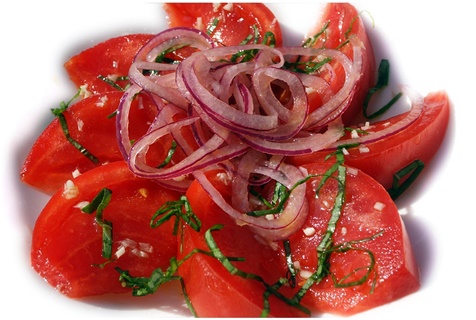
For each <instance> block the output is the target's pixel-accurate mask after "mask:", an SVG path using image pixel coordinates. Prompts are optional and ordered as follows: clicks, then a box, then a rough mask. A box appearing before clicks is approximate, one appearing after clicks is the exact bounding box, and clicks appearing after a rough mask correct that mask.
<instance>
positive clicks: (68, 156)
mask: <svg viewBox="0 0 476 320" xmlns="http://www.w3.org/2000/svg"><path fill="white" fill-rule="evenodd" d="M122 95H123V93H122V92H120V91H110V92H107V93H103V94H97V95H93V96H90V97H88V98H84V99H82V100H79V101H78V102H76V103H75V104H73V105H71V106H70V107H69V108H68V109H67V110H66V111H65V112H64V113H63V114H64V116H65V118H66V122H67V124H68V129H69V131H70V136H71V137H72V138H73V139H74V140H76V141H77V142H79V143H80V144H81V145H82V146H83V147H85V148H86V149H87V150H88V151H89V152H90V153H91V154H93V155H94V156H95V157H97V158H98V159H99V162H98V163H94V162H93V161H91V160H90V159H88V158H87V157H86V156H85V155H83V154H82V153H81V152H80V151H79V150H78V149H76V148H75V147H74V146H73V145H72V144H71V143H70V142H69V141H68V140H67V139H66V137H65V134H64V132H63V130H62V128H61V125H60V123H59V120H58V119H57V118H56V119H54V120H53V121H52V122H51V123H50V125H48V127H47V128H46V129H45V130H44V131H43V132H42V133H41V135H40V136H39V137H38V138H37V140H36V141H35V143H34V145H33V147H32V149H31V150H30V153H29V154H28V156H27V158H26V160H25V163H24V165H23V167H22V170H21V173H20V177H21V179H22V181H23V182H25V183H27V184H29V185H31V186H33V187H35V188H38V189H40V190H42V191H44V192H46V193H49V194H51V193H53V192H55V191H56V190H58V188H60V187H61V186H62V185H63V183H64V182H65V181H66V180H68V179H70V178H71V177H72V173H73V171H75V170H78V171H79V172H80V173H84V172H86V171H88V170H90V169H92V168H95V167H97V166H101V165H102V164H104V163H107V162H113V161H118V160H121V159H123V157H122V154H121V152H120V150H119V147H118V144H117V140H116V139H117V138H116V119H115V117H114V116H113V117H110V115H111V114H113V113H114V112H115V111H116V109H117V107H118V104H119V101H120V99H121V97H122ZM140 97H141V98H139V99H135V101H134V102H133V105H134V107H133V108H132V111H131V112H132V115H131V123H132V125H131V126H130V130H131V138H132V139H137V138H138V137H140V136H141V135H143V134H144V133H145V132H146V131H147V129H148V127H149V124H150V123H151V121H153V119H154V117H155V115H156V113H157V110H156V107H155V105H154V104H153V102H152V101H151V100H150V98H149V97H148V96H147V95H141V96H140Z"/></svg>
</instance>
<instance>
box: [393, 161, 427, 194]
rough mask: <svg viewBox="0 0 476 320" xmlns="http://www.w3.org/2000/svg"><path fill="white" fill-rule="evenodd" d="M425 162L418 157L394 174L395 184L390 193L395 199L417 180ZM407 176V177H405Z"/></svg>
mask: <svg viewBox="0 0 476 320" xmlns="http://www.w3.org/2000/svg"><path fill="white" fill-rule="evenodd" d="M424 167H425V164H424V163H423V161H421V160H419V159H417V160H414V161H412V162H411V163H410V164H409V165H407V166H405V167H404V168H403V169H401V170H399V171H398V172H396V173H395V174H394V175H393V185H392V188H390V189H389V190H387V191H388V193H389V194H390V197H392V199H393V200H395V199H397V198H398V197H399V196H401V195H402V193H403V192H405V190H407V189H408V187H410V185H411V184H412V183H413V182H414V181H415V180H416V178H417V177H418V175H419V174H420V173H421V172H422V171H423V169H424ZM405 177H407V178H406V179H404V178H405Z"/></svg>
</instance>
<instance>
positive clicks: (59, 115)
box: [51, 90, 99, 164]
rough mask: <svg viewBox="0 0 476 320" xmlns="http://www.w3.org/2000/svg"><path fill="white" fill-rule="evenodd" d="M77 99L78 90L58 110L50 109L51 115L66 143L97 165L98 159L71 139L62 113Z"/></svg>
mask: <svg viewBox="0 0 476 320" xmlns="http://www.w3.org/2000/svg"><path fill="white" fill-rule="evenodd" d="M77 97H79V90H78V93H76V95H75V96H74V97H73V98H71V100H69V101H68V102H64V101H63V102H61V103H60V106H59V108H54V109H51V113H53V115H54V116H55V117H56V118H58V121H59V123H60V126H61V129H62V130H63V134H64V136H65V138H66V140H68V142H69V143H71V145H73V147H75V148H76V149H77V150H78V151H79V152H81V154H82V155H84V156H85V157H86V158H88V159H89V160H91V161H92V162H94V163H96V164H97V163H99V159H98V158H97V157H96V156H94V155H93V154H92V153H91V152H89V151H88V150H87V149H86V148H85V147H83V146H82V145H81V144H80V143H79V142H78V141H76V140H75V139H74V138H73V137H71V133H70V131H69V127H68V123H67V121H66V117H65V116H64V112H65V111H66V110H67V109H68V107H69V105H70V104H71V103H72V102H73V100H74V99H76V98H77Z"/></svg>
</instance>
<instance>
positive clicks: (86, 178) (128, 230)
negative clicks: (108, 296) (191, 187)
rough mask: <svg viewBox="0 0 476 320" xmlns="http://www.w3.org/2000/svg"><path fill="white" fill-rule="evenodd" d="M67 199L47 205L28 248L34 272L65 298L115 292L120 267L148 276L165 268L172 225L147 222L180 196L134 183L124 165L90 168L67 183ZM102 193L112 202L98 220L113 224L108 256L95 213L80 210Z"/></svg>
mask: <svg viewBox="0 0 476 320" xmlns="http://www.w3.org/2000/svg"><path fill="white" fill-rule="evenodd" d="M72 183H73V184H72V185H71V188H69V195H70V196H67V194H65V193H64V192H65V190H64V189H61V190H58V192H57V193H55V194H54V195H53V196H52V198H51V199H50V200H49V202H48V203H47V205H46V206H45V208H44V209H43V210H42V212H41V213H40V215H39V217H38V220H37V222H36V224H35V227H34V230H33V236H32V245H31V264H32V266H33V269H34V270H35V271H36V272H38V274H39V275H40V276H41V277H43V278H44V279H45V280H46V281H47V282H48V283H49V284H50V285H51V286H53V287H54V288H56V289H57V290H58V291H59V292H61V293H62V294H64V295H66V296H69V297H75V298H77V297H86V296H93V295H101V294H105V293H120V292H126V291H129V290H131V289H128V288H124V287H123V286H122V285H121V283H120V282H119V273H118V272H117V271H116V270H115V269H114V268H115V267H119V268H121V269H122V270H128V271H129V272H130V274H131V275H133V276H142V277H146V276H150V274H151V272H152V271H153V270H154V269H155V268H159V267H160V268H164V269H165V268H166V267H167V266H168V265H169V259H170V258H172V257H174V256H175V254H176V250H177V240H176V236H175V235H173V234H172V231H173V221H169V222H167V223H166V224H164V225H162V226H160V227H158V228H155V229H152V228H151V227H150V221H151V218H152V216H153V215H154V213H155V212H156V210H158V209H159V208H160V207H161V206H162V205H163V204H164V203H165V202H166V201H174V200H177V199H178V197H179V195H178V194H176V193H175V192H172V191H170V190H166V189H165V188H162V187H160V186H159V185H157V184H156V183H155V182H153V181H151V180H143V179H139V178H136V177H135V176H134V175H133V174H131V172H130V171H129V169H128V167H127V165H126V163H125V162H123V161H119V162H113V163H110V164H106V165H103V166H101V167H98V168H95V169H93V170H91V171H88V172H86V173H84V174H83V175H81V176H79V177H77V178H75V179H73V180H72ZM103 188H108V189H109V190H111V192H112V195H111V200H110V202H109V204H108V205H107V206H106V207H105V209H104V211H103V219H104V220H105V221H108V222H110V223H112V238H113V245H112V256H111V258H110V259H106V258H104V257H103V256H102V244H103V238H102V227H101V226H100V225H99V224H98V222H97V221H96V213H94V212H93V213H92V214H87V213H84V212H82V211H81V208H82V207H83V206H84V205H85V204H86V203H90V202H91V201H92V200H93V199H94V198H95V197H96V196H97V195H98V194H99V192H100V191H101V190H102V189H103Z"/></svg>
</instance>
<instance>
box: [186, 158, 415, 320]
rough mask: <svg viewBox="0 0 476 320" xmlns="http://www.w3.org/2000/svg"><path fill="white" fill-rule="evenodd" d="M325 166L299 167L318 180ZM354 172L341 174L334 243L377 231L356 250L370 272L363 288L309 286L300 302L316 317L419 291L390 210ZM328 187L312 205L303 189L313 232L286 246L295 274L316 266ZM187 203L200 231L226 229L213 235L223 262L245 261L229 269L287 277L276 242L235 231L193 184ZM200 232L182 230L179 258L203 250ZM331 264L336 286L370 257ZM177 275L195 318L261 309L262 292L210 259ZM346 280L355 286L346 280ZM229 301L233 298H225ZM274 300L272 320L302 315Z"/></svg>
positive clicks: (194, 261)
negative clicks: (341, 199)
mask: <svg viewBox="0 0 476 320" xmlns="http://www.w3.org/2000/svg"><path fill="white" fill-rule="evenodd" d="M329 166H330V164H326V163H324V164H308V165H305V166H304V167H305V168H306V169H307V170H308V171H309V173H312V174H322V173H324V172H325V170H326V169H327V168H329ZM352 172H354V171H353V170H352ZM356 172H358V173H357V174H356V175H354V174H349V173H348V174H347V181H346V184H347V186H346V194H345V199H346V200H345V201H346V203H345V206H344V210H343V212H342V216H341V218H340V220H339V223H338V225H337V229H336V231H335V233H334V236H333V241H334V243H335V244H339V243H343V242H345V241H356V240H362V239H366V238H371V237H373V236H375V235H376V234H378V233H379V232H382V235H380V236H378V237H377V236H376V237H375V239H373V240H371V241H366V242H363V243H359V244H358V245H355V246H357V247H359V248H365V249H366V250H370V251H371V252H372V254H373V255H374V256H375V260H376V265H375V270H376V273H375V272H374V271H373V272H372V273H371V277H369V280H368V281H365V282H364V283H363V284H361V285H358V286H354V287H348V288H336V287H334V284H333V282H332V278H331V276H327V277H326V278H324V280H323V281H322V282H321V283H320V284H318V285H314V286H313V287H311V289H310V291H309V292H308V293H307V294H306V295H305V296H304V298H303V300H302V303H303V304H304V305H305V306H307V307H309V308H310V309H311V310H312V311H313V312H316V313H319V314H320V313H332V314H341V315H351V314H355V313H357V312H361V311H364V310H367V309H369V308H373V307H377V306H380V305H383V304H385V303H388V302H390V301H393V300H395V299H398V298H400V297H402V296H404V295H407V294H410V293H412V292H414V291H416V290H417V289H418V288H419V274H418V268H417V266H416V263H415V260H414V257H413V253H412V249H411V246H410V242H409V239H408V236H407V234H406V231H405V228H404V226H403V224H402V221H401V218H400V216H399V213H398V210H397V208H396V206H395V204H394V203H393V201H392V200H391V199H390V197H389V195H388V193H387V192H386V190H385V189H383V188H382V186H381V185H379V184H378V183H377V182H376V181H374V180H373V179H372V178H371V177H369V176H367V175H366V174H364V173H363V172H360V171H356ZM211 177H212V178H211V179H212V181H213V183H214V185H216V186H217V187H218V189H219V190H220V192H221V193H222V194H223V195H224V196H225V198H227V197H228V198H229V195H230V189H229V186H227V185H226V184H224V183H223V182H222V181H220V180H219V178H217V177H213V175H212V176H211ZM330 180H332V181H331V182H330V183H328V184H326V187H325V188H323V190H322V191H321V193H320V194H319V197H317V198H316V196H315V190H314V189H313V187H312V186H315V185H316V182H312V180H311V181H310V182H308V194H307V199H308V201H309V202H310V207H311V208H312V209H311V211H310V213H309V216H308V219H307V221H306V222H305V224H304V226H303V230H304V229H307V228H312V229H313V230H315V233H314V234H313V235H312V236H306V235H305V234H304V232H302V231H298V232H297V233H296V234H295V235H293V236H291V237H290V239H289V240H290V244H291V250H292V256H293V261H297V262H299V264H300V268H301V269H302V270H307V271H314V270H315V268H316V265H317V254H316V248H317V247H318V245H319V242H320V241H321V239H322V235H323V234H324V232H325V228H326V226H327V222H328V219H329V216H330V211H331V209H332V204H333V202H334V199H335V192H336V191H335V190H336V185H335V181H334V180H333V179H330ZM187 197H188V198H189V201H190V203H191V206H192V209H193V210H194V212H195V214H197V215H198V216H199V217H200V219H201V220H202V221H204V223H205V225H204V230H206V229H207V228H208V227H210V226H212V225H214V224H217V223H219V224H225V228H224V229H222V230H220V231H216V232H215V233H214V235H215V240H216V242H217V246H218V248H219V249H220V250H221V251H222V252H223V253H224V254H225V255H226V256H232V257H244V258H245V261H244V262H236V263H235V266H236V267H237V268H239V269H240V270H244V271H246V272H250V273H253V274H258V275H260V276H261V277H263V278H264V279H266V281H269V283H271V284H272V283H274V282H276V281H277V280H278V279H279V278H280V277H286V271H287V268H286V257H285V254H284V249H283V247H282V245H281V244H280V243H275V245H276V246H275V248H273V249H272V248H271V247H270V246H268V245H267V244H264V243H263V242H262V241H259V239H258V238H257V237H256V236H254V235H253V234H252V233H251V232H250V230H249V229H247V227H246V226H238V225H236V224H235V223H234V222H233V221H232V220H231V219H230V218H229V217H228V216H227V214H226V213H224V212H223V211H221V210H220V209H219V208H218V207H217V205H216V204H215V203H214V202H213V201H212V200H211V199H210V198H209V196H208V195H207V193H206V192H205V191H204V190H203V189H202V188H201V186H200V185H199V184H198V183H197V182H194V183H193V184H192V186H191V187H190V189H189V191H188V192H187ZM377 203H381V204H382V205H383V208H382V209H381V210H379V209H375V208H374V207H375V206H376V204H377ZM203 232H204V231H203V230H202V231H201V232H199V233H197V232H195V231H193V230H191V229H190V228H187V227H185V228H184V237H183V243H182V246H183V253H182V255H185V254H187V253H188V252H189V251H190V250H192V249H193V248H195V247H198V248H202V249H204V250H206V249H207V247H206V243H205V240H204V236H203ZM237 239H239V241H237ZM330 263H331V272H332V273H333V274H334V275H335V277H336V278H337V279H342V278H344V277H346V275H348V274H349V273H351V272H352V270H354V269H357V268H362V267H364V266H367V265H368V264H369V258H368V255H366V254H365V253H362V251H357V250H355V251H350V252H347V253H341V254H337V253H333V254H331V258H330ZM196 270H202V271H203V272H204V273H202V272H200V273H198V272H197V271H196ZM179 274H180V275H181V276H182V277H183V279H184V281H185V285H186V289H187V292H188V295H189V297H190V299H191V301H192V304H193V306H194V308H195V309H196V310H197V313H198V315H199V316H206V317H213V316H229V315H230V314H233V315H235V316H243V317H244V316H258V315H259V313H260V311H261V310H262V308H263V298H262V295H263V292H264V288H263V286H262V285H261V284H260V283H257V282H254V281H252V280H249V279H242V278H240V277H237V276H233V275H230V274H229V271H228V270H226V269H225V268H224V267H223V265H222V264H221V263H220V262H218V261H217V260H216V259H214V258H212V257H209V256H206V255H195V256H193V257H192V258H190V259H189V260H188V261H187V262H186V263H184V264H183V266H182V267H181V268H180V269H179ZM203 274H206V276H203ZM375 274H376V275H377V282H376V285H375V289H374V292H373V293H370V292H371V286H372V280H373V276H374V275H375ZM356 276H358V277H361V274H359V273H357V275H356ZM351 280H355V279H353V278H349V279H348V281H351ZM304 281H305V279H304V278H301V277H300V276H298V278H297V282H298V284H302V283H303V282H304ZM283 293H286V294H287V295H288V296H289V295H290V294H291V292H290V288H288V287H285V288H283ZM230 296H233V299H229V298H228V297H230ZM276 300H278V299H275V300H273V301H275V305H273V306H272V307H271V314H272V315H274V316H290V315H292V314H295V315H301V316H302V315H304V314H303V313H300V312H298V311H297V309H295V308H293V307H290V306H289V305H287V304H286V303H284V302H283V301H281V300H278V301H276Z"/></svg>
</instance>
